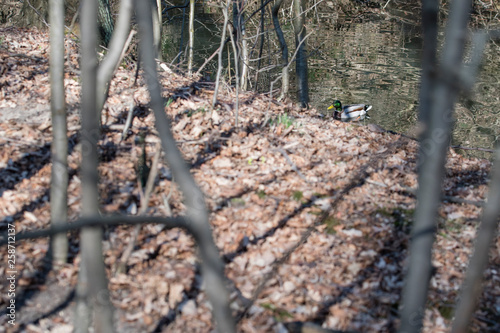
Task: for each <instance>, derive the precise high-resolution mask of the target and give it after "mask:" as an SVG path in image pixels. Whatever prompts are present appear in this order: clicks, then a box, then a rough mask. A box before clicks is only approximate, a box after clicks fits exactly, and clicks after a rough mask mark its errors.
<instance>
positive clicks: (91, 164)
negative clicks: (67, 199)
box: [75, 0, 113, 332]
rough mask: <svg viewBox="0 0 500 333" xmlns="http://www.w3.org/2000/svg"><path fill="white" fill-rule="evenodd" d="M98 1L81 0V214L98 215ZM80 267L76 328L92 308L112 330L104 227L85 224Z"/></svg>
mask: <svg viewBox="0 0 500 333" xmlns="http://www.w3.org/2000/svg"><path fill="white" fill-rule="evenodd" d="M97 7H98V6H97V2H96V1H95V0H93V1H92V0H87V1H84V2H83V3H82V13H81V24H80V28H81V41H82V46H81V54H82V60H81V69H82V102H81V106H82V130H81V144H82V166H81V177H82V216H83V217H90V218H92V217H98V216H99V201H98V198H99V193H98V188H97V182H98V173H97V166H98V151H97V143H98V141H99V137H100V131H99V121H98V113H99V112H98V109H97V95H98V94H97V91H96V90H97V89H96V87H97V54H96V47H97V38H96V37H97V26H96V19H95V18H96V16H97ZM80 251H81V252H80V253H81V264H80V267H81V271H80V274H79V275H78V277H79V281H78V286H77V313H76V323H75V331H76V332H87V331H88V326H89V322H90V314H91V313H92V312H93V314H94V315H93V318H94V328H95V331H96V332H113V311H112V305H111V302H110V300H109V292H108V282H107V278H106V271H105V268H104V261H103V251H102V227H87V228H83V229H82V231H81V233H80Z"/></svg>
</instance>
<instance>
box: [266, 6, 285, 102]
mask: <svg viewBox="0 0 500 333" xmlns="http://www.w3.org/2000/svg"><path fill="white" fill-rule="evenodd" d="M282 3H283V0H277V1H276V3H275V4H274V6H273V9H272V11H271V13H272V17H273V25H274V30H276V36H277V37H278V41H279V43H280V48H281V58H282V61H283V70H282V82H283V83H282V85H281V95H280V97H279V99H280V100H281V99H283V98H285V97H286V96H287V95H288V88H289V87H290V76H289V75H288V73H289V71H288V68H289V66H288V46H287V45H286V40H285V36H284V35H283V30H281V26H280V20H279V17H278V14H279V10H280V7H281V4H282Z"/></svg>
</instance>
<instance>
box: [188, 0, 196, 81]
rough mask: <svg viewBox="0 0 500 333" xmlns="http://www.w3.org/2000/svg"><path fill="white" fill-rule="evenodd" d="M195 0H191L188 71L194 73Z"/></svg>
mask: <svg viewBox="0 0 500 333" xmlns="http://www.w3.org/2000/svg"><path fill="white" fill-rule="evenodd" d="M194 4H195V2H194V0H189V57H188V73H189V75H191V74H192V73H193V46H194Z"/></svg>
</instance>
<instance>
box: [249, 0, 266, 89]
mask: <svg viewBox="0 0 500 333" xmlns="http://www.w3.org/2000/svg"><path fill="white" fill-rule="evenodd" d="M260 7H261V8H260V29H259V33H260V44H259V55H258V57H257V58H258V59H259V60H258V61H257V72H256V73H255V87H258V85H259V72H260V66H261V63H262V52H263V51H264V40H265V32H264V21H265V17H266V7H265V6H264V0H260ZM252 52H253V51H252Z"/></svg>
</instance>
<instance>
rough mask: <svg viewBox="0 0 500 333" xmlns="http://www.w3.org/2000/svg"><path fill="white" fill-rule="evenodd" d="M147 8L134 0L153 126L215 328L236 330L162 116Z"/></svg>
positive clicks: (193, 192) (197, 197)
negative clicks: (178, 195) (179, 197)
mask: <svg viewBox="0 0 500 333" xmlns="http://www.w3.org/2000/svg"><path fill="white" fill-rule="evenodd" d="M149 11H150V10H149V9H148V8H147V6H143V5H142V3H141V4H139V1H136V13H137V16H138V22H139V28H140V30H139V31H140V43H141V44H140V46H141V48H140V49H141V53H142V59H143V64H144V69H145V71H146V73H148V74H149V75H146V81H147V84H148V88H149V92H150V96H151V107H152V109H153V112H154V114H155V118H156V121H155V126H156V129H157V131H158V133H159V134H160V139H161V143H162V147H163V151H164V152H165V159H166V160H167V163H168V164H169V166H170V167H171V170H172V174H173V176H174V179H175V180H176V182H177V184H178V185H179V189H180V190H181V192H182V193H183V197H184V198H185V199H184V200H185V205H186V208H187V209H186V211H187V214H188V218H189V220H190V222H191V225H192V227H193V236H194V238H195V240H196V242H197V244H198V246H199V247H200V251H199V254H200V258H201V267H202V273H203V279H204V281H205V284H206V286H207V287H206V289H205V291H206V293H207V295H208V297H209V299H210V301H211V304H212V307H213V311H214V317H215V320H216V322H217V331H218V332H224V333H226V332H227V333H230V332H235V331H236V328H235V322H234V318H233V317H232V314H231V309H230V308H229V293H228V291H227V290H226V287H225V278H224V265H223V263H222V260H221V259H220V257H219V250H218V249H217V247H216V246H215V243H214V240H213V237H212V230H211V229H210V224H209V221H208V212H207V209H206V206H205V199H204V197H203V193H202V192H201V190H200V189H199V187H198V186H197V185H196V182H195V180H194V178H193V176H192V175H191V173H190V172H189V167H188V166H187V165H186V163H185V161H184V159H183V157H182V154H181V152H180V151H179V148H178V147H177V144H176V142H175V140H174V137H173V134H172V131H171V126H170V120H169V119H168V118H167V116H166V115H165V111H164V106H163V98H162V97H161V89H160V87H161V86H160V83H159V82H158V77H157V73H156V63H155V61H154V58H153V56H152V54H151V49H152V46H153V40H152V36H151V35H152V23H151V16H150V15H149Z"/></svg>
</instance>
